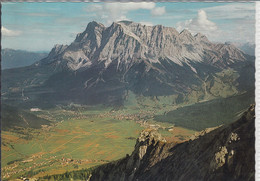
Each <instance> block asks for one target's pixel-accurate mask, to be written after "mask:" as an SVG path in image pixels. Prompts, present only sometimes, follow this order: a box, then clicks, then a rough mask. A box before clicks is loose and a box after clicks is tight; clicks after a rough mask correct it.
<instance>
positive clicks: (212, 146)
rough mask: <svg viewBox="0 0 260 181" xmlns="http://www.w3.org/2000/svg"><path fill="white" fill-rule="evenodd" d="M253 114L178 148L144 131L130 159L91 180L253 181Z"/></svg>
mask: <svg viewBox="0 0 260 181" xmlns="http://www.w3.org/2000/svg"><path fill="white" fill-rule="evenodd" d="M254 111H255V110H254V106H251V107H250V108H249V109H248V110H247V111H246V112H245V113H244V114H243V115H242V117H241V118H240V119H239V120H237V121H236V122H234V123H232V124H230V125H226V126H221V127H219V128H217V129H215V130H213V131H211V132H209V133H206V134H205V135H203V136H199V137H198V138H196V139H195V140H193V141H192V140H190V141H187V142H183V143H180V144H174V143H166V142H165V141H164V140H163V139H162V138H161V137H160V136H159V135H158V133H155V132H154V131H144V132H142V134H141V136H140V138H138V140H137V143H136V146H135V150H134V151H133V153H132V154H131V155H130V156H126V157H125V158H123V159H121V160H118V161H115V162H113V163H109V164H106V165H102V166H100V167H98V168H96V169H95V170H94V172H93V173H92V176H91V178H90V180H94V181H95V180H127V181H130V180H149V181H150V180H156V181H157V180H178V181H180V180H183V181H186V180H254V178H255V176H254V174H255V136H254V133H255V124H254V123H255V122H254V120H255V113H254Z"/></svg>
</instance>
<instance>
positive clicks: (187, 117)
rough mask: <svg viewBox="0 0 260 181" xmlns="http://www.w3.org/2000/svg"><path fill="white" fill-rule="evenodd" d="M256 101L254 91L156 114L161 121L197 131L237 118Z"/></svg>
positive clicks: (156, 118) (156, 117) (157, 119)
mask: <svg viewBox="0 0 260 181" xmlns="http://www.w3.org/2000/svg"><path fill="white" fill-rule="evenodd" d="M253 103H254V94H253V93H244V94H242V95H237V96H231V97H228V98H219V99H215V100H211V101H207V102H201V103H197V104H193V105H189V106H183V107H180V108H177V109H176V110H173V111H170V112H168V113H167V114H165V115H157V116H155V120H156V121H159V122H170V123H174V124H175V126H180V127H184V128H187V129H192V130H196V131H200V130H203V129H205V128H209V127H215V126H218V125H221V124H227V123H230V122H232V121H234V120H236V119H237V118H238V116H239V114H240V113H242V112H243V111H244V110H245V109H246V108H247V107H248V106H249V105H250V104H253Z"/></svg>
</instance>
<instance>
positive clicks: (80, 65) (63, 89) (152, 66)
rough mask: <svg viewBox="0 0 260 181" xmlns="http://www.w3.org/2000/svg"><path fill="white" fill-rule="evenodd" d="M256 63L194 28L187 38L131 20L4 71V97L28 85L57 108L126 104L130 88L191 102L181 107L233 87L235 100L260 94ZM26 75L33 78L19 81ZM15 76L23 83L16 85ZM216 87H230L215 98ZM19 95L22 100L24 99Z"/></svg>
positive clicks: (95, 29)
mask: <svg viewBox="0 0 260 181" xmlns="http://www.w3.org/2000/svg"><path fill="white" fill-rule="evenodd" d="M252 59H254V57H252V56H249V55H246V54H244V53H243V52H242V51H240V50H239V49H237V48H236V47H235V46H233V45H230V44H219V43H218V44H215V43H211V42H210V41H209V40H208V39H207V37H206V36H205V35H202V34H200V33H199V34H197V35H195V36H193V35H192V34H191V33H190V32H189V31H188V30H183V31H182V32H181V33H179V32H178V31H176V30H175V29H174V28H171V27H164V26H162V25H157V26H145V25H141V24H139V23H134V22H130V21H120V22H114V23H113V24H112V25H111V26H109V27H105V26H104V25H102V24H100V23H97V22H95V21H93V22H90V23H89V24H88V26H87V27H86V29H85V31H84V32H82V33H79V34H78V35H77V37H76V39H75V41H73V42H72V43H71V44H70V45H68V46H67V45H56V46H55V47H54V48H53V49H52V51H51V52H50V54H49V55H48V57H47V58H45V59H43V60H42V61H40V62H37V63H35V64H34V65H33V66H31V67H28V68H25V69H24V70H17V71H13V72H10V71H5V72H3V75H5V76H3V77H4V79H3V82H4V83H5V84H6V85H5V86H4V89H3V92H6V94H5V95H8V90H9V88H10V87H17V85H18V84H19V86H21V85H20V84H21V82H22V84H23V85H22V86H24V87H26V89H27V90H24V92H25V93H26V91H27V92H28V94H32V93H33V94H34V95H36V94H37V95H36V96H28V97H29V100H33V101H36V102H39V101H40V100H39V99H41V97H45V99H51V100H52V99H53V98H55V100H54V101H55V102H56V103H57V101H61V102H64V101H65V100H64V99H66V101H73V102H78V103H84V104H100V103H103V104H104V103H105V104H117V105H118V104H119V105H122V104H123V102H124V100H125V97H126V96H127V93H128V91H132V92H134V93H135V94H138V95H144V96H167V95H177V96H178V97H181V98H183V99H182V100H181V101H180V102H183V101H186V100H189V96H191V95H193V94H196V95H198V97H197V100H196V101H199V100H203V99H205V98H206V97H207V96H209V95H210V96H212V97H220V96H222V95H223V90H224V88H225V87H226V88H229V90H232V91H233V92H232V93H229V95H234V94H237V93H239V92H243V91H247V90H249V89H252V90H253V89H254V70H255V69H254V63H253V61H249V60H252ZM27 70H28V71H27ZM18 72H26V73H25V74H24V75H23V76H19V75H18ZM39 72H41V73H39ZM221 72H222V73H221ZM230 72H231V73H230ZM219 74H227V75H223V76H222V77H220V76H219ZM236 74H238V75H239V76H236ZM10 76H11V77H19V78H17V79H16V80H17V82H16V81H15V80H11V81H10V79H9V77H10ZM227 78H228V81H227ZM216 79H218V80H217V81H216ZM219 79H221V80H219ZM32 82H33V83H32ZM215 82H220V84H223V85H221V86H222V87H224V88H222V89H221V90H219V91H215V92H216V93H215V92H214V93H212V91H211V90H210V89H211V87H212V86H214V84H215ZM230 87H232V88H230ZM31 89H33V90H31ZM40 92H45V94H44V95H43V94H40ZM12 96H17V97H13V98H14V99H16V100H19V96H18V95H13V94H12ZM47 102H50V101H47Z"/></svg>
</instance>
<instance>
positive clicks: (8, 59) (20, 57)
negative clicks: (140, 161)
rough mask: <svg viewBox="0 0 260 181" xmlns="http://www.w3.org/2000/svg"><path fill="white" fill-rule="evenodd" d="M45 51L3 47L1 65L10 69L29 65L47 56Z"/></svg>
mask: <svg viewBox="0 0 260 181" xmlns="http://www.w3.org/2000/svg"><path fill="white" fill-rule="evenodd" d="M47 55H48V54H47V53H37V52H28V51H23V50H13V49H9V48H5V49H2V50H1V67H2V69H10V68H17V67H24V66H29V65H31V64H33V63H35V62H36V61H39V60H41V59H43V58H45V57H47Z"/></svg>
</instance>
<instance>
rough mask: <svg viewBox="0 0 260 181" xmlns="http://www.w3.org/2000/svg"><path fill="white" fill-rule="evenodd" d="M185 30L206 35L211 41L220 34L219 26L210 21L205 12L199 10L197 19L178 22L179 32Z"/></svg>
mask: <svg viewBox="0 0 260 181" xmlns="http://www.w3.org/2000/svg"><path fill="white" fill-rule="evenodd" d="M183 29H187V30H189V31H190V32H191V33H192V34H195V33H202V34H205V35H206V36H208V37H209V38H211V39H215V38H216V36H218V35H219V34H220V30H219V28H218V26H217V25H216V23H214V22H212V21H210V20H209V19H208V17H207V13H206V12H205V11H204V10H199V11H198V14H197V17H196V18H193V19H190V20H186V21H184V22H178V23H177V30H178V31H182V30H183Z"/></svg>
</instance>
